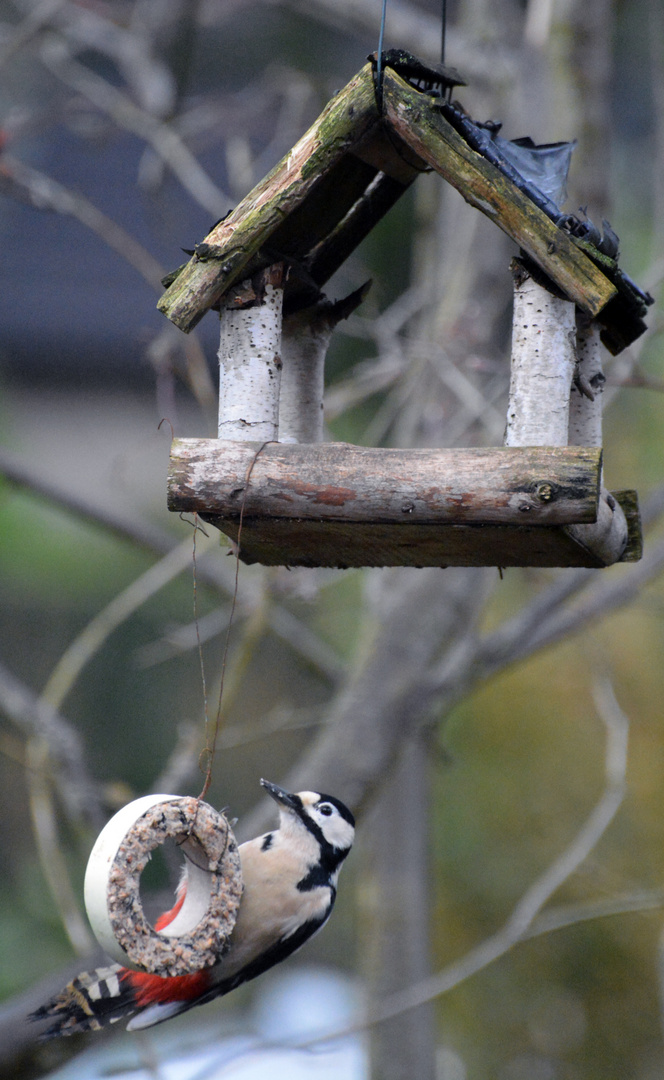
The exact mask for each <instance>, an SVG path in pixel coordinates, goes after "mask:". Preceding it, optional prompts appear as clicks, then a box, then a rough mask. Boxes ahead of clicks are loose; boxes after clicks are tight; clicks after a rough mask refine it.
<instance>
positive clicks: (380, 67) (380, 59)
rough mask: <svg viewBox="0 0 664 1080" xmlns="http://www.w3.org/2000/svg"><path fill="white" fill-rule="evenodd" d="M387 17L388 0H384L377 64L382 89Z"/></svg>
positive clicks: (378, 80) (377, 79) (378, 82)
mask: <svg viewBox="0 0 664 1080" xmlns="http://www.w3.org/2000/svg"><path fill="white" fill-rule="evenodd" d="M386 15H387V0H383V10H382V12H381V16H380V33H379V34H378V62H377V64H376V83H377V85H378V86H379V87H380V86H381V85H382V84H381V74H382V70H383V40H384V38H385V17H386Z"/></svg>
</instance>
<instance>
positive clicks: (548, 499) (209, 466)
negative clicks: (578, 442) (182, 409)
mask: <svg viewBox="0 0 664 1080" xmlns="http://www.w3.org/2000/svg"><path fill="white" fill-rule="evenodd" d="M259 451H260V453H258V452H259ZM257 454H258V457H257V458H256V455H257ZM601 457H602V455H601V450H600V449H599V448H590V449H589V448H585V447H522V448H510V447H497V448H491V449H477V448H473V449H468V450H425V449H417V450H396V449H375V448H368V447H360V446H352V445H349V444H347V443H322V444H320V443H319V444H310V445H296V444H281V443H269V444H266V445H264V446H263V448H262V449H261V444H260V443H252V442H243V443H237V442H231V441H221V440H217V439H175V440H174V441H173V445H172V449H171V461H170V470H169V480H168V505H169V509H171V510H174V511H177V512H194V511H195V512H197V513H199V514H209V515H215V516H217V517H220V518H224V519H231V520H232V519H238V518H239V515H240V511H241V509H242V507H244V515H245V517H246V518H247V519H249V518H256V519H259V518H260V519H263V520H265V521H267V520H270V521H273V520H277V519H282V520H287V519H288V520H290V519H296V520H297V521H306V520H310V521H316V522H321V521H322V522H332V521H337V522H345V523H351V522H358V523H364V524H367V525H373V524H378V523H392V524H400V525H401V524H403V523H404V522H408V523H409V524H424V523H427V524H436V525H443V524H449V525H465V524H481V525H487V524H495V525H519V526H521V525H524V524H528V525H529V526H531V525H537V526H545V525H549V526H551V525H565V524H570V523H586V524H589V523H592V522H593V521H595V519H596V516H597V500H598V497H599V478H600V471H601ZM254 458H256V460H255V463H254V464H253V468H252V471H251V482H250V483H249V485H248V486H247V484H246V477H247V474H248V472H249V469H250V468H251V466H252V462H254Z"/></svg>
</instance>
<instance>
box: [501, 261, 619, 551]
mask: <svg viewBox="0 0 664 1080" xmlns="http://www.w3.org/2000/svg"><path fill="white" fill-rule="evenodd" d="M513 274H514V315H513V329H512V370H511V377H510V395H509V404H508V408H507V427H506V432H505V443H506V445H507V446H545V445H549V446H566V445H567V444H568V443H569V442H570V441H571V438H573V439H575V440H576V439H581V438H583V439H584V440H585V438H586V437H588V438H590V439H594V440H598V441H595V442H592V441H591V442H589V443H580V442H575V443H574V445H588V446H601V444H602V429H601V414H600V412H599V409H600V402H599V394H597V395H596V399H597V404H596V405H595V401H594V400H593V401H592V402H591V401H590V399H589V398H588V405H587V406H586V404H585V402H583V403H581V402H580V401H578V400H575V401H574V405H573V407H572V414H571V415H570V408H571V404H570V403H571V399H572V387H573V380H574V375H575V370H576V369H577V361H578V362H579V365H582V368H581V371H582V373H580V374H579V377H578V378H577V384H578V387H585V382H584V381H582V380H586V381H587V383H588V386H587V388H586V389H589V390H590V393H591V394H592V395H593V397H594V398H595V395H594V394H593V391H592V384H591V382H590V379H594V380H595V382H596V383H597V384H598V386H601V381H602V380H601V378H600V372H601V368H600V367H599V363H600V358H599V336H598V335H597V334H596V332H595V330H594V329H593V327H592V324H591V323H590V322H588V321H582V322H580V324H579V331H578V337H577V324H576V317H575V307H574V304H573V303H571V302H570V301H569V300H563V299H560V298H559V297H557V296H554V295H553V294H552V293H551V292H549V290H548V289H547V288H546V287H545V286H543V285H540V284H539V283H538V282H536V281H535V280H534V279H533V278H532V277H531V276H530V274H528V272H527V271H526V270H525V269H524V267H523V266H522V265H521V264H520V263H518V262H517V263H515V264H513ZM577 350H579V355H578V356H577ZM586 372H587V373H586ZM581 396H587V395H582V390H578V389H577V398H580V397H581ZM590 405H592V406H593V408H590ZM570 424H572V428H573V430H572V431H570ZM565 528H566V532H567V534H568V535H569V536H570V537H571V538H572V539H573V540H574V541H575V542H576V543H578V544H582V545H583V546H584V547H585V548H587V549H588V550H589V551H591V552H592V554H593V555H595V556H596V557H597V558H598V559H599V560H601V562H602V563H603V564H604V565H605V566H610V565H611V564H612V563H615V562H618V560H619V559H620V557H621V555H622V554H623V552H624V551H625V548H626V547H627V541H628V528H627V522H626V520H625V515H624V513H623V511H622V509H621V507H620V506H619V504H618V503H617V501H616V500H615V498H614V497H613V496H612V495H611V494H610V492H608V491H607V490H606V489H605V488H603V487H602V488H601V491H600V498H599V502H598V508H597V520H596V521H595V523H594V524H591V525H569V526H566V527H565Z"/></svg>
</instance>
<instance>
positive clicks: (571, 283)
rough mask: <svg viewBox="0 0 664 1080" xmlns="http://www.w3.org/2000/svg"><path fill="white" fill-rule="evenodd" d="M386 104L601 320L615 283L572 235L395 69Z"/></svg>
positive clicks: (457, 182)
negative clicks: (556, 223) (485, 156)
mask: <svg viewBox="0 0 664 1080" xmlns="http://www.w3.org/2000/svg"><path fill="white" fill-rule="evenodd" d="M383 102H384V107H385V113H386V116H387V119H388V121H389V122H390V124H391V126H392V127H393V128H394V130H395V131H396V132H397V133H398V134H399V135H400V136H401V138H402V139H403V140H404V142H406V143H407V144H408V145H409V146H410V147H411V149H412V150H414V151H415V153H416V154H417V155H418V156H419V157H420V158H422V159H423V160H424V161H426V162H427V164H429V165H430V166H431V167H432V168H433V169H435V170H436V172H438V173H439V174H440V175H441V176H442V177H444V179H445V180H447V181H448V183H450V184H452V186H453V187H455V188H456V189H457V190H458V191H460V192H461V194H462V195H463V197H464V199H466V201H467V202H469V203H471V205H473V206H475V207H476V208H477V209H478V210H481V212H482V213H483V214H486V216H487V217H489V218H490V219H491V220H492V221H493V222H494V223H495V224H496V225H498V226H499V227H500V228H501V229H502V230H503V232H506V233H507V235H508V236H511V237H512V239H514V240H516V242H517V243H518V244H519V246H520V247H521V248H523V250H524V251H526V252H527V253H528V254H529V255H530V256H531V258H532V259H534V260H535V262H536V263H537V264H538V266H540V267H541V268H542V269H543V270H544V271H545V272H546V273H547V274H548V276H549V277H550V278H551V279H552V280H553V281H555V283H556V284H557V285H558V286H559V288H561V289H562V290H563V292H564V293H565V295H566V296H568V297H569V299H570V300H573V301H574V302H575V303H576V304H578V305H579V307H580V308H582V310H583V311H587V312H588V314H590V315H593V316H597V315H598V314H599V313H600V312H601V311H602V309H603V308H604V307H606V305H607V304H608V303H609V301H610V300H611V299H612V298H613V297H615V296H616V295H617V290H616V287H615V285H613V284H612V282H610V281H609V279H608V278H607V277H605V275H604V274H603V273H602V272H601V270H599V268H598V267H597V266H595V264H594V263H593V262H591V260H590V259H589V258H588V257H587V256H586V255H585V254H584V252H583V251H581V249H580V248H579V247H578V246H577V245H576V244H575V243H574V241H573V240H572V239H571V238H570V237H569V236H568V235H567V234H566V233H564V232H563V231H562V230H561V229H559V228H558V227H557V226H556V225H555V224H554V223H553V221H551V219H550V218H548V217H547V216H546V214H545V213H544V212H543V211H542V210H540V209H539V207H537V206H536V205H535V203H533V202H532V201H531V200H530V199H529V198H528V197H527V196H526V195H524V194H523V192H521V191H519V189H518V188H517V187H516V186H515V185H514V184H513V183H512V182H511V180H508V179H507V177H506V176H503V174H502V173H501V172H500V170H499V169H497V168H496V167H495V165H492V164H491V162H489V161H487V160H486V158H484V157H482V155H481V154H478V153H477V152H476V151H475V150H473V149H472V148H471V147H470V146H468V144H467V143H466V142H465V140H464V139H463V138H462V137H461V136H460V135H459V134H458V132H456V131H455V130H454V128H453V127H452V125H451V124H450V123H448V121H447V120H446V119H445V118H444V117H443V116H442V115H441V114H440V112H437V111H435V110H434V108H433V106H427V105H426V98H425V97H424V95H423V94H420V93H419V92H418V91H417V90H414V89H413V88H412V87H411V86H409V85H408V83H406V82H404V80H403V79H401V78H400V77H399V76H398V75H397V74H396V72H394V71H391V70H390V69H389V68H388V69H387V70H386V71H385V77H384V82H383Z"/></svg>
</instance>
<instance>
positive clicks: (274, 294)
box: [218, 263, 284, 442]
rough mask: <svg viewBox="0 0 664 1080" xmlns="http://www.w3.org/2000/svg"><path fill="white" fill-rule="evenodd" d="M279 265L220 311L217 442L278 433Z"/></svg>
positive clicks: (263, 273)
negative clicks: (218, 440)
mask: <svg viewBox="0 0 664 1080" xmlns="http://www.w3.org/2000/svg"><path fill="white" fill-rule="evenodd" d="M283 296H284V290H283V264H282V263H275V264H274V265H273V266H270V267H267V268H266V269H265V270H263V271H261V272H260V274H257V275H256V277H255V278H254V279H252V280H247V281H245V282H243V283H242V285H240V286H239V287H238V288H237V289H233V290H232V291H231V292H230V293H229V296H228V299H227V301H226V304H225V306H224V307H223V308H222V311H221V333H220V343H219V354H218V355H219V438H220V439H236V440H238V441H242V442H246V441H255V442H266V441H268V440H269V441H272V440H274V439H276V438H277V437H278V433H279V388H280V383H281V318H282V309H283Z"/></svg>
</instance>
